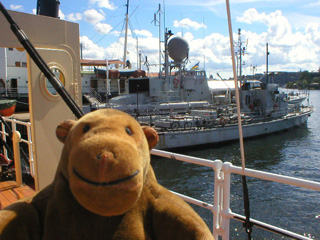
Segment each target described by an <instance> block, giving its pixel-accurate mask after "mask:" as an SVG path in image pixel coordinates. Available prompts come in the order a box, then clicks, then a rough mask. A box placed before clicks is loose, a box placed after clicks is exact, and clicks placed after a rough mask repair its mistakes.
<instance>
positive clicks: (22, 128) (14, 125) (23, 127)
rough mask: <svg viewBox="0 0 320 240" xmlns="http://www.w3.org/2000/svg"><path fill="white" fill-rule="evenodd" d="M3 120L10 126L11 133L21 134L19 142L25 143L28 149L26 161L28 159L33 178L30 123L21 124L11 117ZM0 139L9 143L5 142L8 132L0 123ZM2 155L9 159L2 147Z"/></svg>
mask: <svg viewBox="0 0 320 240" xmlns="http://www.w3.org/2000/svg"><path fill="white" fill-rule="evenodd" d="M3 119H4V120H5V121H6V122H7V123H9V125H11V131H12V132H13V133H14V132H16V131H17V132H19V133H20V134H21V142H22V143H25V144H26V145H27V147H28V157H29V158H28V159H29V165H30V173H31V175H32V177H34V176H35V160H34V156H33V147H32V138H31V123H30V122H23V121H19V120H17V119H14V118H11V117H3ZM0 133H1V137H2V140H3V141H4V142H7V143H8V142H10V141H7V138H9V130H8V129H7V128H6V127H5V125H4V123H2V122H1V129H0ZM3 155H4V156H5V157H6V158H7V159H9V156H8V151H7V149H6V148H5V146H3Z"/></svg>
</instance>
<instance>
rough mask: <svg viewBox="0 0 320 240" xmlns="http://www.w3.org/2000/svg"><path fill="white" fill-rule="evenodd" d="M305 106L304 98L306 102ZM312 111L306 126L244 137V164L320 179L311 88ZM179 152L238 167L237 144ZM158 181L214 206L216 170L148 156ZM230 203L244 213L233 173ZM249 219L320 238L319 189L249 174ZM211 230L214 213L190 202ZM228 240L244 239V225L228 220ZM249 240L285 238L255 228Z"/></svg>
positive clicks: (318, 96)
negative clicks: (293, 185)
mask: <svg viewBox="0 0 320 240" xmlns="http://www.w3.org/2000/svg"><path fill="white" fill-rule="evenodd" d="M305 104H306V101H305ZM310 104H312V105H313V106H314V107H315V112H314V113H313V114H312V115H311V117H310V118H309V119H308V122H307V124H305V125H302V126H300V127H296V128H293V129H290V130H287V131H282V132H279V133H275V134H270V135H267V136H262V137H259V138H254V139H249V140H245V142H244V147H245V159H246V167H247V168H251V169H255V170H261V171H266V172H271V173H276V174H282V175H286V176H292V177H297V178H303V179H307V180H312V181H317V182H320V124H319V119H320V91H316V90H315V91H310ZM177 152H178V153H181V154H186V155H191V156H195V157H201V158H206V159H211V160H216V159H220V160H222V161H223V162H225V161H227V162H231V163H232V164H233V165H236V166H241V158H240V150H239V142H233V143H227V144H219V145H208V146H205V147H201V148H193V149H183V150H179V151H177ZM152 165H153V167H154V170H155V173H156V175H157V178H158V180H159V182H160V183H161V184H162V185H164V186H165V187H167V188H169V189H170V190H173V191H176V192H178V193H182V194H185V195H187V196H190V197H193V198H196V199H199V200H202V201H205V202H208V203H211V204H213V188H214V184H213V179H214V172H213V171H212V170H211V169H210V168H208V167H202V166H198V165H194V164H190V163H184V162H180V161H175V160H172V159H164V158H159V157H155V156H153V157H152ZM231 181H232V183H231V200H230V207H231V210H232V211H233V212H235V213H238V214H241V215H244V208H243V194H242V182H241V177H240V176H238V175H232V178H231ZM247 183H248V189H249V198H250V212H251V218H253V219H256V220H259V221H262V222H266V223H268V224H272V225H275V226H278V227H281V228H284V229H286V230H289V231H293V232H296V233H299V234H301V235H305V236H308V237H311V238H314V239H320V192H317V191H312V190H305V189H301V188H298V187H292V186H288V185H284V184H280V183H274V182H269V181H265V180H259V179H256V178H247ZM192 206H193V207H194V209H195V210H196V211H197V212H198V213H199V214H200V215H201V216H202V217H203V219H204V220H205V221H206V223H207V225H208V226H209V227H210V228H211V230H212V221H213V215H212V213H211V212H210V211H209V210H206V209H203V208H200V207H197V206H194V205H192ZM230 222H231V225H230V239H246V238H247V236H246V233H245V230H244V228H243V227H242V223H241V222H238V221H235V220H231V221H230ZM252 237H253V239H288V238H284V237H282V236H280V235H277V234H274V233H270V232H267V231H265V230H262V229H259V228H257V227H253V232H252Z"/></svg>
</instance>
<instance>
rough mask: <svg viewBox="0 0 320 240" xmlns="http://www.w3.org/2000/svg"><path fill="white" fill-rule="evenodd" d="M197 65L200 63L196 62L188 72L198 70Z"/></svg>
mask: <svg viewBox="0 0 320 240" xmlns="http://www.w3.org/2000/svg"><path fill="white" fill-rule="evenodd" d="M199 63H200V62H197V63H196V64H195V65H194V66H193V67H192V68H191V69H190V70H196V69H198V67H199Z"/></svg>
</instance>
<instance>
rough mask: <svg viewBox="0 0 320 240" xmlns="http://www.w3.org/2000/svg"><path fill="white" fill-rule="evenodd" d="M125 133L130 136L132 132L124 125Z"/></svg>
mask: <svg viewBox="0 0 320 240" xmlns="http://www.w3.org/2000/svg"><path fill="white" fill-rule="evenodd" d="M126 133H127V134H128V135H129V136H131V135H132V134H133V133H132V131H131V129H130V128H129V127H126Z"/></svg>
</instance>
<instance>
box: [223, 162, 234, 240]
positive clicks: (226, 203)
mask: <svg viewBox="0 0 320 240" xmlns="http://www.w3.org/2000/svg"><path fill="white" fill-rule="evenodd" d="M230 166H232V164H231V163H229V162H226V163H223V164H222V171H223V176H224V179H223V193H222V194H223V195H222V199H223V200H222V201H223V203H222V212H221V217H222V220H221V225H220V228H221V229H222V230H223V235H222V239H223V240H227V239H229V234H230V218H229V217H230V212H231V211H230V183H231V181H230V179H231V177H230V176H231V173H230Z"/></svg>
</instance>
